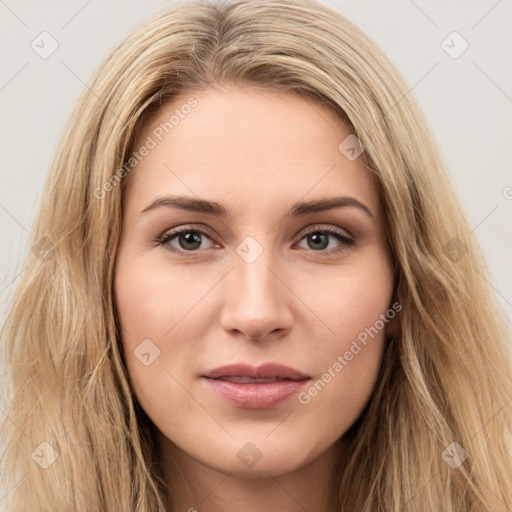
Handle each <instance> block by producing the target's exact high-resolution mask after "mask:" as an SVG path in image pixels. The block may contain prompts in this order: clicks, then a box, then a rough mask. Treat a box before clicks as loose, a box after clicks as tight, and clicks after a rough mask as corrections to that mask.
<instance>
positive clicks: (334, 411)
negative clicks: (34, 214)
mask: <svg viewBox="0 0 512 512" xmlns="http://www.w3.org/2000/svg"><path fill="white" fill-rule="evenodd" d="M190 98H194V99H190ZM171 116H174V117H173V118H171ZM166 123H167V124H166ZM349 134H350V132H349V131H348V130H347V128H346V127H345V126H344V125H343V124H341V122H340V121H339V120H338V118H337V117H336V116H335V114H333V113H332V112H331V111H330V110H328V109H327V108H326V107H325V106H323V105H322V104H320V103H318V102H316V101H312V100H310V99H307V100H306V99H304V98H302V97H300V96H296V95H295V94H293V93H290V92H266V91H265V92H262V91H261V90H256V89H252V88H251V89H232V90H229V89H228V90H223V91H221V92H219V91H215V90H211V89H210V90H207V91H204V92H201V93H197V94H190V95H186V94H183V95H182V96H180V97H179V98H175V100H174V101H173V103H172V104H169V105H166V106H165V107H164V108H163V110H162V111H161V112H159V113H158V114H157V115H156V117H153V118H151V119H150V121H149V122H147V123H146V124H145V126H144V128H143V130H142V131H141V133H140V134H139V137H138V140H137V142H136V145H135V150H136V151H138V155H139V157H140V158H141V161H140V163H139V164H138V165H137V167H136V168H135V169H134V170H132V171H131V174H130V175H129V178H125V179H128V182H127V183H126V185H127V187H126V190H125V197H124V211H123V226H122V236H121V240H120V245H119V249H118V253H117V260H116V269H115V295H116V303H117V310H118V314H119V319H120V324H121V328H122V344H123V349H124V357H125V360H126V364H127V368H128V372H129V376H130V380H131V383H132V385H133V389H134V392H135V394H136V398H137V400H138V401H139V403H140V404H141V406H142V407H143V409H144V410H145V411H146V413H147V415H148V416H149V418H150V419H151V420H152V422H153V423H154V424H155V426H156V427H157V429H158V431H159V436H160V439H161V441H162V444H163V449H164V451H165V450H167V452H168V453H171V452H173V453H178V452H179V453H181V454H183V453H185V454H187V455H188V456H190V457H192V458H193V459H194V460H195V461H196V462H199V463H200V464H204V465H206V466H208V467H210V468H216V469H218V470H221V471H225V472H233V473H235V474H236V473H238V474H240V475H242V474H249V473H251V474H267V472H270V473H271V474H273V475H278V474H284V473H287V472H290V471H293V470H295V469H298V468H300V467H302V466H304V465H306V464H307V463H309V462H311V461H313V460H315V459H318V458H319V457H320V456H322V455H324V456H325V454H326V453H329V452H330V453H334V452H335V451H336V450H337V449H338V446H337V444H335V443H336V442H337V441H338V440H339V439H340V437H341V436H342V435H343V434H344V433H345V432H346V431H347V429H348V428H349V427H350V426H351V425H352V424H353V423H354V421H355V420H356V419H357V418H358V416H359V415H360V413H361V412H362V410H363V408H364V406H365V405H366V404H367V402H368V400H369V397H370V395H371V393H372V390H373V388H374V386H375V383H376V379H377V374H378V372H379V368H380V364H381V361H382V356H383V351H384V347H385V338H386V329H387V328H388V327H389V323H388V318H389V315H388V313H389V311H388V310H389V308H390V307H391V300H392V292H393V271H392V264H391V260H390V253H389V250H388V246H387V242H386V238H385V234H384V225H383V218H382V213H381V208H380V203H379V193H378V187H377V185H376V183H375V182H374V180H373V178H372V176H371V174H370V172H369V171H368V170H367V169H366V168H365V167H364V166H363V164H362V162H361V161H360V159H359V158H356V157H357V154H358V150H359V147H358V146H357V145H354V140H355V141H356V142H357V139H354V136H351V137H349V138H348V139H347V137H348V136H349ZM340 145H341V146H340ZM143 147H145V148H146V149H145V150H144V149H142V148H143ZM351 148H352V149H351ZM139 157H138V158H139ZM111 193H113V192H111ZM178 196H179V199H177V197H178ZM317 202H318V206H315V204H316V203H317ZM324 202H326V203H324ZM329 203H330V205H329ZM336 205H337V206H336ZM329 206H330V207H329ZM333 206H335V207H333ZM178 230H179V231H180V232H181V234H178ZM327 230H331V231H332V232H328V231H327ZM387 312H388V313H387ZM392 316H394V310H393V315H392ZM226 365H230V366H231V365H235V366H231V368H224V369H223V368H222V367H225V366H226ZM262 365H270V366H267V367H266V368H265V367H262ZM271 365H281V366H282V367H279V366H271ZM284 367H286V368H284ZM212 372H213V373H212ZM208 376H209V377H208Z"/></svg>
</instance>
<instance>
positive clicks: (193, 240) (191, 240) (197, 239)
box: [180, 231, 201, 250]
mask: <svg viewBox="0 0 512 512" xmlns="http://www.w3.org/2000/svg"><path fill="white" fill-rule="evenodd" d="M181 242H183V244H182V243H181ZM187 244H192V245H194V244H197V245H196V246H195V247H187ZM180 245H181V246H182V247H183V248H184V249H188V250H192V249H197V248H198V247H199V246H200V245H201V235H200V234H199V233H196V232H195V231H189V232H187V233H185V234H182V235H181V236H180Z"/></svg>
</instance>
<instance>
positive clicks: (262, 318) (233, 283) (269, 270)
mask: <svg viewBox="0 0 512 512" xmlns="http://www.w3.org/2000/svg"><path fill="white" fill-rule="evenodd" d="M267 239H268V237H267ZM233 267H234V268H233V271H232V272H230V275H229V276H228V279H227V283H226V296H225V300H224V308H223V309H224V310H223V313H222V323H223V327H224V329H226V330H233V329H235V330H238V331H242V332H243V333H244V334H245V335H246V336H247V337H249V338H262V337H264V336H266V335H267V334H269V333H270V332H271V331H273V330H276V329H287V328H289V327H290V325H291V324H290V322H291V320H292V318H291V312H290V311H289V309H288V307H287V297H288V294H287V293H286V291H285V287H284V284H283V283H282V282H281V281H280V279H279V278H278V277H277V276H276V275H275V274H276V273H277V272H276V270H275V267H279V265H278V264H277V262H276V258H275V251H274V250H273V248H269V247H264V244H263V243H260V242H258V241H257V240H256V239H255V238H253V237H246V238H245V239H244V240H243V241H242V242H241V243H240V244H239V245H238V246H237V248H236V254H235V255H234V262H233Z"/></svg>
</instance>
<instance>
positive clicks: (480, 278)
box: [1, 0, 512, 512]
mask: <svg viewBox="0 0 512 512" xmlns="http://www.w3.org/2000/svg"><path fill="white" fill-rule="evenodd" d="M226 84H228V85H235V86H241V87H242V86H243V87H245V86H256V87H263V88H266V89H273V90H277V91H279V90H281V91H283V90H286V91H293V92H296V93H298V94H301V95H303V96H304V97H309V98H315V99H316V100H318V101H321V102H322V103H323V104H324V105H326V106H328V107H329V108H331V109H332V110H333V111H334V112H336V113H337V114H339V116H340V119H341V120H344V121H345V122H346V123H347V125H348V126H349V127H350V128H351V130H352V131H353V133H354V134H357V137H358V138H359V139H360V140H361V141H362V143H363V144H364V147H365V151H364V153H363V155H362V158H363V162H364V163H365V165H366V166H367V167H368V169H370V170H371V172H372V173H374V175H375V176H376V178H377V180H378V183H379V186H380V191H381V197H382V202H383V208H384V214H385V222H386V228H387V232H388V237H389V243H390V245H391V249H392V254H393V258H394V261H395V265H396V269H397V286H396V294H395V299H396V300H397V301H398V302H399V303H400V304H401V305H402V307H403V309H402V311H401V312H400V315H399V325H398V328H397V332H396V334H395V335H394V337H393V339H392V340H390V342H389V345H388V346H387V350H386V354H385V359H384V362H383V365H382V371H381V374H380V376H379V380H378V382H377V385H376V388H375V391H374V394H373V396H372V398H371V400H370V402H369V403H368V405H367V407H366V409H365V411H364V412H363V414H362V416H361V417H360V418H359V419H358V421H357V422H356V424H354V425H353V426H352V427H351V429H350V430H349V431H348V432H347V434H346V437H347V439H349V440H350V445H349V446H350V448H349V450H350V451H349V459H348V463H347V465H346V467H345V468H344V470H343V472H342V473H340V475H339V507H340V510H342V511H345V512H353V511H355V510H366V511H368V512H378V511H386V512H390V511H394V512H398V511H401V512H404V511H419V510H422V511H438V510H441V509H442V510H443V511H444V512H455V511H459V510H464V511H466V512H470V511H474V512H476V511H492V512H498V511H501V510H503V511H505V510H511V509H512V489H511V482H512V466H511V458H510V445H509V440H510V437H509V436H510V426H511V424H512V421H511V419H512V418H511V415H512V412H511V407H510V400H511V397H512V383H511V379H510V376H511V372H510V370H511V364H510V357H509V353H508V351H507V348H508V343H509V340H510V335H509V332H508V328H507V325H506V324H505V322H504V320H503V314H502V313H501V312H500V310H499V309H498V306H497V304H496V301H495V298H494V296H493V295H492V294H491V293H490V291H489V287H488V285H487V283H486V281H485V279H484V276H485V272H486V271H485V267H484V262H483V259H482V256H481V254H480V252H479V249H478V247H477V245H476V243H475V240H474V237H473V235H472V234H471V231H470V229H469V227H468V224H467V222H466V220H465V218H464V217H463V214H462V213H461V208H460V206H459V204H458V202H457V200H456V198H455V197H454V195H453V192H452V187H451V184H450V182H449V180H448V178H447V176H446V173H445V169H444V164H443V163H442V160H441V158H440V155H439V153H438V150H437V148H436V145H435V142H434V139H433V137H432V135H431V133H430V132H429V128H428V126H427V124H426V122H425V120H424V117H423V115H422V113H421V112H420V110H419V108H418V106H417V104H416V102H415V100H414V98H413V95H412V94H411V93H410V92H409V91H408V86H407V84H406V83H405V81H404V80H403V78H402V77H401V76H400V74H399V73H398V72H397V70H396V69H395V68H394V66H393V65H392V63H391V62H390V60H389V59H388V58H387V57H386V56H385V55H384V54H383V53H382V51H381V50H380V49H379V48H378V47H377V46H376V45H375V44H374V43H373V42H372V41H371V40H370V39H369V38H368V37H367V36H366V35H365V34H363V33H362V32H361V30H360V29H358V28H357V27H356V26H355V25H353V24H352V23H351V22H350V21H348V20H347V19H346V18H344V17H343V16H342V15H341V14H339V13H337V12H336V11H333V10H331V9H330V8H328V7H326V6H324V5H321V4H319V3H317V2H315V1H314V0H294V1H293V2H291V3H290V2H288V1H287V0H264V1H257V2H256V1H252V0H237V1H234V2H223V3H214V4H212V3H210V2H204V3H203V2H200V1H198V0H192V1H186V2H180V3H177V4H175V5H173V6H172V7H169V8H167V9H166V10H164V11H162V12H160V13H158V14H157V15H155V16H153V17H152V18H151V19H149V20H148V21H146V22H145V23H143V24H142V25H141V26H140V27H139V28H137V29H136V30H135V31H133V33H131V34H130V35H129V36H128V37H126V39H125V40H124V41H123V42H122V43H121V44H119V46H118V47H117V48H116V49H115V50H114V51H113V52H112V53H111V54H110V55H109V56H108V58H107V59H106V60H105V62H104V63H103V64H102V65H101V67H100V68H99V69H98V71H97V72H96V75H95V76H94V78H93V80H92V81H91V83H90V84H89V87H90V90H91V92H90V91H89V90H85V91H84V93H83V94H82V96H81V98H80V100H79V102H78V104H77V106H76V108H75V110H74V112H73V114H72V115H71V118H70V119H69V122H68V128H67V130H66V132H65V134H64V136H63V137H62V140H61V141H60V144H59V146H58V149H57V152H56V155H55V158H54V160H53V162H52V166H51V169H50V173H49V175H48V178H47V182H46V184H45V189H44V194H43V198H42V202H41V207H40V210H39V214H38V217H37V219H36V223H35V226H34V229H33V231H32V233H31V240H30V249H31V250H30V252H29V254H28V256H27V260H26V264H27V267H26V270H25V272H24V273H23V275H22V277H21V278H20V282H19V284H18V287H17V289H16V292H15V294H14V297H13V300H12V305H11V308H10V311H9V314H8V317H7V320H6V323H5V326H4V330H3V336H2V346H3V365H4V367H5V369H6V370H8V371H9V372H10V377H9V379H8V381H6V383H5V386H4V402H5V403H6V404H7V409H6V410H5V416H4V417H3V420H2V434H3V440H2V442H3V443H4V444H5V450H4V453H3V456H2V461H1V470H2V475H4V482H3V485H4V492H6V493H7V496H6V497H5V498H4V499H5V503H8V510H10V511H13V512H17V511H22V512H26V511H28V510H30V511H37V510H41V511H42V510H45V511H46V510H65V511H66V512H70V511H77V512H83V511H88V512H90V511H93V510H94V511H102V512H111V511H112V512H113V511H116V512H118V511H120V510H122V511H129V510H130V511H134V510H137V511H141V512H142V511H144V512H149V511H159V512H164V511H165V510H166V506H168V504H167V501H166V500H167V497H166V489H165V482H164V479H163V475H162V472H161V460H160V458H159V454H158V452H157V450H156V448H155V446H156V445H155V443H154V438H153V436H152V425H151V422H150V421H149V419H148V418H147V416H146V415H145V414H144V411H143V410H142V409H141V408H140V406H139V405H138V404H137V403H136V400H135V399H134V395H133V393H132V390H131V387H130V385H129V381H128V377H127V372H126V367H125V364H124V361H123V355H122V351H121V345H120V329H119V325H118V322H117V318H116V309H115V300H114V294H113V286H112V283H113V265H114V259H115V253H116V248H117V243H118V239H119V235H120V229H121V205H122V203H121V201H122V190H123V184H124V182H125V181H126V180H124V179H122V177H121V175H120V174H116V173H117V171H118V170H119V169H121V168H122V167H123V165H124V164H125V162H126V160H127V158H129V157H130V151H131V150H132V149H133V148H132V146H133V144H134V140H135V137H136V135H137V132H138V130H140V127H141V125H142V122H143V120H144V119H145V118H146V117H147V116H148V115H149V114H150V113H151V112H154V111H156V110H157V109H158V108H160V107H161V105H162V104H163V103H164V102H167V101H170V100H172V98H174V97H175V96H176V95H177V94H179V93H189V92H190V91H200V90H204V89H206V88H209V87H217V86H219V85H220V86H222V85H226ZM340 142H341V141H340ZM132 172H136V171H132ZM116 175H117V176H118V178H116V179H117V181H116V183H117V182H120V185H121V186H109V187H107V189H106V188H105V183H109V182H110V183H112V179H113V177H114V176H116ZM98 190H103V191H105V190H107V191H108V193H105V194H101V195H102V197H101V198H98V195H99V194H98ZM95 191H96V192H95ZM454 442H456V443H458V445H460V447H459V446H457V445H453V444H452V443H454ZM41 443H48V444H47V445H46V444H41ZM462 449H464V450H465V452H467V455H468V456H467V458H466V459H465V460H463V461H462V459H464V456H463V455H464V453H465V452H463V451H461V450H462ZM52 450H54V452H53V451H52ZM446 450H448V451H446ZM55 456H56V457H57V458H56V460H55V461H54V462H53V463H51V464H49V462H51V461H52V459H54V458H55ZM38 457H39V458H42V459H44V460H45V461H46V463H45V464H43V465H47V466H48V467H47V468H44V467H42V465H41V464H37V463H36V461H37V459H38ZM457 458H458V459H460V460H459V462H461V463H460V465H458V464H457V466H458V467H452V466H451V465H450V464H449V463H448V461H452V460H456V459H457Z"/></svg>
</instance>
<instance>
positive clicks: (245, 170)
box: [126, 88, 378, 208]
mask: <svg viewBox="0 0 512 512" xmlns="http://www.w3.org/2000/svg"><path fill="white" fill-rule="evenodd" d="M191 105H193V106H191ZM350 134H351V131H350V130H349V128H348V127H347V126H346V125H345V124H344V123H342V122H341V120H340V118H339V117H338V115H337V114H336V113H335V112H333V111H332V110H331V109H330V108H328V107H326V106H325V105H323V104H322V103H321V102H320V101H315V100H314V99H311V98H309V97H304V96H301V95H298V94H296V93H293V92H287V91H269V90H261V89H254V88H246V89H237V88H233V89H226V90H221V91H218V90H213V89H209V90H206V91H201V92H193V93H192V92H191V93H185V94H180V96H177V97H176V98H174V100H173V101H172V102H170V103H167V104H165V105H164V106H163V107H162V109H161V110H160V111H158V112H157V113H154V114H153V115H152V116H151V117H149V118H148V119H147V120H146V122H145V123H144V125H143V126H142V128H141V130H140V131H139V133H138V136H137V139H136V143H135V145H134V150H135V151H137V150H138V149H139V148H142V147H143V146H144V145H146V146H148V147H149V146H151V149H149V151H147V152H146V156H144V158H142V159H141V160H140V162H139V163H138V164H137V166H136V167H135V169H134V171H132V173H131V174H130V179H129V180H128V183H126V185H127V190H126V194H127V196H128V197H127V199H128V200H129V201H130V202H133V201H135V202H136V203H137V207H139V206H142V205H143V202H146V203H147V202H148V201H149V200H150V199H152V198H154V197H155V196H157V195H162V194H166V193H176V194H178V193H182V194H187V195H191V194H193V195H197V196H199V197H201V198H208V199H212V200H220V199H221V198H222V200H223V202H225V203H228V204H229V202H230V201H231V204H232V206H233V207H236V208H243V207H244V206H243V205H244V204H246V205H249V204H252V205H260V206H263V203H265V204H266V205H267V207H268V206H269V205H272V204H273V205H274V206H278V203H283V202H285V203H288V202H295V201H296V200H297V199H299V198H304V199H309V198H310V197H311V198H313V197H318V196H322V195H332V194H333V193H340V194H344V195H354V196H357V197H358V198H359V199H360V200H362V201H364V202H366V203H367V204H371V205H373V206H374V207H375V208H376V207H377V203H378V187H377V186H376V182H375V179H374V178H373V176H372V174H371V172H370V171H369V170H368V169H366V167H365V166H364V165H363V163H362V162H361V159H359V158H358V159H355V160H350V159H349V158H347V156H346V154H345V153H344V152H343V151H341V150H340V147H339V146H340V144H341V143H343V141H344V140H345V139H346V138H347V137H348V136H349V135H350ZM150 139H151V142H149V140H150ZM288 198H289V200H288ZM276 201H277V203H276Z"/></svg>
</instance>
